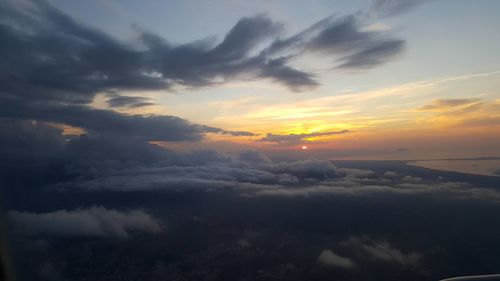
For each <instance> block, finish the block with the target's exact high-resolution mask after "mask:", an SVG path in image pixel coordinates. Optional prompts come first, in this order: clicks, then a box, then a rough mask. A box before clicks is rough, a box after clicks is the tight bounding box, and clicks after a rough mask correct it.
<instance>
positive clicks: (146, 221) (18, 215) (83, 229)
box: [7, 206, 161, 238]
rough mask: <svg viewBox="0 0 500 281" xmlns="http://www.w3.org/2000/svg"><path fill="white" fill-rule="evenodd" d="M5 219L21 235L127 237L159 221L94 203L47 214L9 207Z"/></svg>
mask: <svg viewBox="0 0 500 281" xmlns="http://www.w3.org/2000/svg"><path fill="white" fill-rule="evenodd" d="M7 218H8V220H9V222H10V223H12V224H13V227H14V231H15V232H16V233H20V234H23V235H54V236H70V237H74V236H84V237H86V236H111V237H120V238H127V237H129V235H130V234H131V233H132V232H136V231H140V232H149V233H156V232H159V231H161V225H160V223H159V221H158V220H157V219H156V218H154V217H153V216H151V215H150V214H148V213H146V212H144V211H141V210H129V211H117V210H112V209H106V208H104V207H96V206H94V207H90V208H82V209H75V210H71V211H68V210H59V211H54V212H49V213H32V212H19V211H14V210H11V211H9V212H8V213H7Z"/></svg>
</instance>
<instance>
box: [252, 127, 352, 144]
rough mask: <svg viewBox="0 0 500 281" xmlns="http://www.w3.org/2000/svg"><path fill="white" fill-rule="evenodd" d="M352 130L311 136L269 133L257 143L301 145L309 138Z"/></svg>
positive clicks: (340, 132) (345, 132) (311, 134)
mask: <svg viewBox="0 0 500 281" xmlns="http://www.w3.org/2000/svg"><path fill="white" fill-rule="evenodd" d="M350 132H351V131H350V130H342V131H335V132H322V133H310V134H288V135H280V134H271V133H268V134H267V135H266V136H265V137H262V138H260V139H258V140H257V141H263V142H274V143H280V144H290V145H292V144H299V143H303V142H309V140H308V139H309V138H315V137H322V136H332V135H341V134H347V133H350Z"/></svg>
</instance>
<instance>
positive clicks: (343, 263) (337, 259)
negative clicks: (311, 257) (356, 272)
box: [318, 250, 355, 269]
mask: <svg viewBox="0 0 500 281" xmlns="http://www.w3.org/2000/svg"><path fill="white" fill-rule="evenodd" d="M318 263H320V264H321V265H324V266H333V267H340V268H345V269H351V268H353V267H354V266H355V264H354V262H353V261H352V260H351V259H349V258H346V257H342V256H339V255H337V254H335V253H334V252H332V251H331V250H323V251H322V252H321V254H320V255H319V257H318Z"/></svg>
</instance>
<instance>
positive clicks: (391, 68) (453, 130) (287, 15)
mask: <svg viewBox="0 0 500 281" xmlns="http://www.w3.org/2000/svg"><path fill="white" fill-rule="evenodd" d="M2 6H3V7H2V9H5V11H10V13H8V14H9V16H8V17H6V18H4V19H3V20H2V28H4V29H5V30H6V31H7V30H9V31H8V32H6V33H5V35H3V36H7V37H6V40H8V41H10V42H12V44H7V46H4V47H3V49H5V50H4V51H10V49H9V48H12V49H13V50H17V52H16V54H15V55H13V56H12V58H11V59H8V60H7V62H4V63H3V67H2V70H1V71H2V77H3V79H4V80H5V79H7V80H9V82H8V83H6V84H5V85H4V86H2V88H3V89H2V99H4V100H5V102H4V105H5V107H6V108H8V109H9V110H4V113H3V114H2V115H3V116H2V117H5V118H15V119H23V120H38V121H43V122H50V123H52V124H53V125H54V126H58V127H60V128H64V134H66V135H73V134H80V133H90V134H98V135H110V136H112V137H115V138H116V137H124V136H126V137H134V138H143V139H146V140H147V141H149V142H151V143H155V144H158V145H161V146H163V147H165V148H168V149H173V150H180V151H189V150H193V149H214V150H217V151H222V152H235V151H238V150H242V149H253V150H259V151H264V152H266V153H268V154H270V155H286V156H290V157H302V158H304V157H305V158H307V157H320V158H329V159H405V160H406V159H440V158H474V157H487V156H488V157H491V156H500V110H499V109H500V93H499V90H498V89H499V86H500V79H499V77H500V67H499V65H500V54H499V53H498V51H497V50H498V49H499V48H500V35H499V34H498V29H497V27H498V26H500V19H499V18H498V16H497V13H496V11H498V9H499V8H500V3H499V2H498V1H486V0H481V1H445V0H443V1H425V0H422V1H412V0H401V1H395V0H375V1H307V3H305V2H303V1H257V2H254V1H252V2H251V3H250V2H248V1H140V2H137V1H104V0H99V1H98V0H92V1H62V0H59V1H57V0H54V1H35V2H31V1H6V3H5V4H3V5H2ZM13 77H15V79H12V78H13ZM26 89H28V91H29V92H30V94H26V93H22V94H18V93H20V92H21V91H25V90H26ZM55 93H56V94H55ZM12 97H15V98H12ZM96 115H102V116H101V117H96ZM105 120H108V121H109V123H108V121H105ZM100 121H102V122H100ZM116 122H118V123H116ZM120 122H121V123H120ZM116 124H120V125H118V126H119V127H120V128H117V126H115V125H116ZM303 148H305V149H303Z"/></svg>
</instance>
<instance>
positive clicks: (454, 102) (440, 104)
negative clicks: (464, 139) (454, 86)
mask: <svg viewBox="0 0 500 281" xmlns="http://www.w3.org/2000/svg"><path fill="white" fill-rule="evenodd" d="M479 102H481V100H480V99H477V98H473V99H437V100H434V101H433V102H432V103H430V104H426V105H423V106H421V107H419V108H417V110H419V111H443V110H448V109H453V108H457V107H463V106H470V105H473V104H477V103H479Z"/></svg>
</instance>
